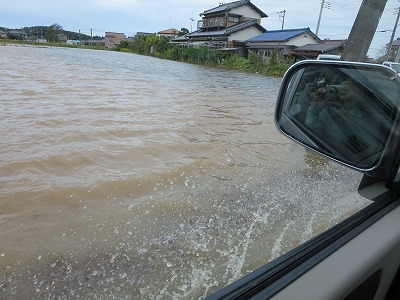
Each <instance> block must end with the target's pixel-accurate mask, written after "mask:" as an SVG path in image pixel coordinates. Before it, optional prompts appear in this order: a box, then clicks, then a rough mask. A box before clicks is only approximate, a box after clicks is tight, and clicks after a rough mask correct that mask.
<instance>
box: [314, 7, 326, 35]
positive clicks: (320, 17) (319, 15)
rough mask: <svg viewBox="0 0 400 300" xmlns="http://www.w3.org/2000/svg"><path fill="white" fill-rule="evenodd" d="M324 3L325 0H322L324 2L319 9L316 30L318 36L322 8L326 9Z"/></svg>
mask: <svg viewBox="0 0 400 300" xmlns="http://www.w3.org/2000/svg"><path fill="white" fill-rule="evenodd" d="M324 4H325V0H322V2H321V8H320V10H319V17H318V23H317V29H316V30H315V35H316V36H318V31H319V24H320V23H321V17H322V10H323V9H324Z"/></svg>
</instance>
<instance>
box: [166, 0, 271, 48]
mask: <svg viewBox="0 0 400 300" xmlns="http://www.w3.org/2000/svg"><path fill="white" fill-rule="evenodd" d="M200 17H202V19H201V20H200V21H198V23H197V30H196V31H194V32H191V33H188V34H186V35H185V36H181V37H178V38H176V39H174V40H173V41H174V42H179V43H181V44H182V43H186V44H187V45H190V46H193V47H208V48H210V49H219V50H221V49H237V50H240V49H242V50H243V51H244V50H245V48H246V47H245V41H246V40H248V39H250V38H252V37H254V36H257V35H260V34H262V33H264V32H265V31H266V29H265V28H264V27H262V26H261V25H260V24H261V19H262V18H266V17H268V16H267V15H266V14H265V13H264V12H263V11H261V10H260V9H259V8H258V7H256V6H255V5H254V4H253V3H251V1H250V0H240V1H234V2H230V3H222V4H220V5H219V6H217V7H214V8H211V9H208V10H206V11H204V12H203V13H201V14H200ZM238 53H239V54H242V53H240V51H238Z"/></svg>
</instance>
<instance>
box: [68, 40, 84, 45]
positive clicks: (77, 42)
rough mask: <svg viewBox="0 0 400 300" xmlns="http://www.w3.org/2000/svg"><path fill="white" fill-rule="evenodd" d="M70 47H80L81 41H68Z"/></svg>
mask: <svg viewBox="0 0 400 300" xmlns="http://www.w3.org/2000/svg"><path fill="white" fill-rule="evenodd" d="M67 44H68V45H80V44H81V41H80V40H67Z"/></svg>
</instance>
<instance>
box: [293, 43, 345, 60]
mask: <svg viewBox="0 0 400 300" xmlns="http://www.w3.org/2000/svg"><path fill="white" fill-rule="evenodd" d="M344 46H345V45H344V43H340V44H330V43H328V44H307V45H304V46H301V47H297V48H296V49H293V51H292V52H290V54H291V55H292V56H294V57H295V58H297V59H316V58H317V56H318V55H320V54H333V55H341V54H342V52H343V50H344Z"/></svg>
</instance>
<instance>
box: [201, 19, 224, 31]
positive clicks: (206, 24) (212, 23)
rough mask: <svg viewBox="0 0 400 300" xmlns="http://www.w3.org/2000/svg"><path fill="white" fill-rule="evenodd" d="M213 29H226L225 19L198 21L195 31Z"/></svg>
mask: <svg viewBox="0 0 400 300" xmlns="http://www.w3.org/2000/svg"><path fill="white" fill-rule="evenodd" d="M215 27H226V25H225V18H222V17H218V18H211V19H203V20H200V21H198V23H197V29H206V28H215Z"/></svg>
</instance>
